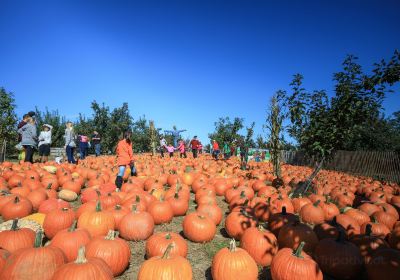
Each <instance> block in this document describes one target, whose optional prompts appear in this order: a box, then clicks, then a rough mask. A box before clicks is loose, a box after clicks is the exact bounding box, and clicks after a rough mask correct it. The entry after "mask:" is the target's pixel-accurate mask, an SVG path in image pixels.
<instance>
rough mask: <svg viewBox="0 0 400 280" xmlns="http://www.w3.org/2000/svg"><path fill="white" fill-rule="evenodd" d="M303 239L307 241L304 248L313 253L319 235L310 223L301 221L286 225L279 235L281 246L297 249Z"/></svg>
mask: <svg viewBox="0 0 400 280" xmlns="http://www.w3.org/2000/svg"><path fill="white" fill-rule="evenodd" d="M303 208H304V207H303ZM302 241H304V242H305V245H304V248H303V250H304V251H305V252H306V253H307V254H310V255H311V254H312V252H313V251H314V249H315V246H317V244H318V237H317V235H316V234H315V232H314V231H313V230H312V229H311V228H310V227H309V226H308V225H306V224H302V223H300V222H294V223H293V224H287V225H285V226H284V227H282V229H281V230H280V232H279V235H278V243H279V248H291V249H292V250H295V249H296V248H297V247H298V246H299V245H300V243H301V242H302Z"/></svg>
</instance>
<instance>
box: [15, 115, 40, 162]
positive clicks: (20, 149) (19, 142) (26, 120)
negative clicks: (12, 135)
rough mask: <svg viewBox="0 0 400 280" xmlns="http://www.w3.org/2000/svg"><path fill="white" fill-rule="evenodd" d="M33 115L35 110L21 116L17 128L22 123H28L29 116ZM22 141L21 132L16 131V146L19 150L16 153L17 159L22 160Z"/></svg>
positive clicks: (23, 151) (20, 126) (23, 149)
mask: <svg viewBox="0 0 400 280" xmlns="http://www.w3.org/2000/svg"><path fill="white" fill-rule="evenodd" d="M33 117H35V112H33V111H30V112H28V113H27V114H25V115H24V116H23V117H22V120H21V121H20V122H19V123H18V126H17V129H20V128H22V127H23V126H24V125H26V124H27V123H28V120H29V118H33ZM21 141H22V134H21V133H18V145H17V146H16V148H17V149H18V150H19V151H20V152H19V154H18V159H20V160H22V159H23V158H25V148H24V147H23V146H22V144H21Z"/></svg>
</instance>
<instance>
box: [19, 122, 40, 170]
mask: <svg viewBox="0 0 400 280" xmlns="http://www.w3.org/2000/svg"><path fill="white" fill-rule="evenodd" d="M18 133H19V134H21V145H22V146H23V147H24V149H25V159H24V161H25V162H30V163H33V153H34V152H35V149H36V141H37V130H36V121H35V119H34V118H32V117H29V118H28V119H27V123H26V124H25V125H24V126H23V127H21V128H20V129H18Z"/></svg>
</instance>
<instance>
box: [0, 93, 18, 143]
mask: <svg viewBox="0 0 400 280" xmlns="http://www.w3.org/2000/svg"><path fill="white" fill-rule="evenodd" d="M15 107H16V105H15V99H14V94H13V93H12V92H7V91H6V90H5V89H4V88H0V117H1V122H0V146H3V143H4V142H6V143H7V146H8V147H14V146H15V144H16V142H17V132H16V125H17V115H16V114H15Z"/></svg>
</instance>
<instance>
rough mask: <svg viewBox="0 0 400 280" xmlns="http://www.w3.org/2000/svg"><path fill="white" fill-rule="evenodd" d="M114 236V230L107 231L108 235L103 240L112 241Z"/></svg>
mask: <svg viewBox="0 0 400 280" xmlns="http://www.w3.org/2000/svg"><path fill="white" fill-rule="evenodd" d="M115 235H116V232H115V231H114V230H112V229H110V230H109V231H108V233H107V236H106V237H105V238H104V239H106V240H114V239H115V237H116V236H115Z"/></svg>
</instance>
